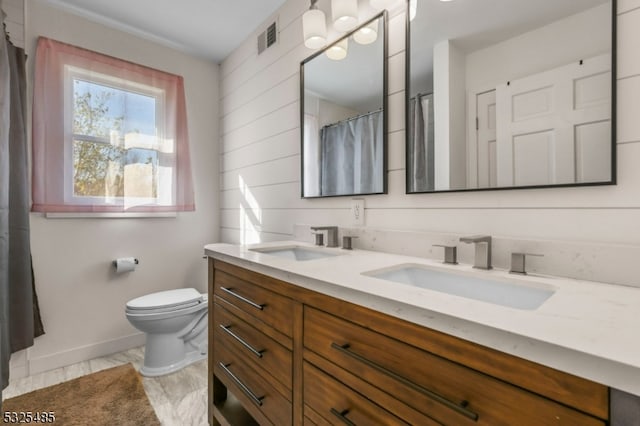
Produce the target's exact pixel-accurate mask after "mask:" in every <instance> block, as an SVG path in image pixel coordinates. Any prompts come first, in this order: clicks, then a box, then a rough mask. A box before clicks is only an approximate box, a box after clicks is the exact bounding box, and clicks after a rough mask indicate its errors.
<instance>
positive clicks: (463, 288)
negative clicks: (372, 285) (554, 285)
mask: <svg viewBox="0 0 640 426" xmlns="http://www.w3.org/2000/svg"><path fill="white" fill-rule="evenodd" d="M479 273H481V272H479ZM363 275H367V276H370V277H374V278H378V279H382V280H387V281H393V282H396V283H401V284H408V285H412V286H415V287H420V288H424V289H428V290H434V291H439V292H442V293H448V294H452V295H455V296H461V297H466V298H468V299H474V300H479V301H482V302H488V303H493V304H496V305H502V306H508V307H510V308H516V309H523V310H534V309H537V308H539V307H540V305H542V304H543V303H544V302H545V301H546V300H547V299H548V298H549V297H551V296H552V295H553V294H554V293H555V291H554V290H553V289H551V288H550V287H549V286H545V285H544V284H538V283H535V284H532V283H529V282H525V281H517V280H515V279H514V280H507V279H505V280H497V279H493V278H478V277H475V276H470V275H465V274H457V273H452V272H444V271H439V270H434V269H430V268H427V267H424V266H422V265H413V264H407V265H398V266H395V267H391V268H386V269H379V270H375V271H369V272H364V273H363Z"/></svg>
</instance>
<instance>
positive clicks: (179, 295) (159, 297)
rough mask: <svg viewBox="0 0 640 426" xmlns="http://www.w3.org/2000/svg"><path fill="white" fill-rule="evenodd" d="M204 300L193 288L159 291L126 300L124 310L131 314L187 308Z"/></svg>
mask: <svg viewBox="0 0 640 426" xmlns="http://www.w3.org/2000/svg"><path fill="white" fill-rule="evenodd" d="M203 302H206V298H205V297H203V295H202V294H201V293H200V292H199V291H197V290H196V289H194V288H181V289H177V290H168V291H160V292H157V293H151V294H147V295H145V296H141V297H138V298H136V299H133V300H130V301H129V302H127V305H126V311H127V312H128V313H132V314H155V313H161V312H173V311H178V310H182V309H187V308H190V307H193V306H197V305H199V304H202V303H203Z"/></svg>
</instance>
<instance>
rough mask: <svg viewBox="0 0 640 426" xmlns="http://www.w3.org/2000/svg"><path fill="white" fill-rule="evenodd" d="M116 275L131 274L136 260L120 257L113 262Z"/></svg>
mask: <svg viewBox="0 0 640 426" xmlns="http://www.w3.org/2000/svg"><path fill="white" fill-rule="evenodd" d="M113 264H114V265H115V267H116V272H117V273H122V272H131V271H134V270H135V269H136V265H137V264H138V259H136V258H135V257H121V258H119V259H116V260H114V261H113Z"/></svg>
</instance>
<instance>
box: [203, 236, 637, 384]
mask: <svg viewBox="0 0 640 426" xmlns="http://www.w3.org/2000/svg"><path fill="white" fill-rule="evenodd" d="M283 246H308V247H312V246H311V245H310V244H307V243H302V242H298V241H280V242H276V243H264V244H255V245H250V246H238V245H231V244H210V245H207V246H205V253H206V254H207V255H208V256H211V257H214V258H216V259H220V260H223V261H226V262H229V263H233V264H236V265H238V266H242V267H245V268H247V269H250V270H253V271H255V272H259V273H263V274H265V275H269V276H272V277H274V278H278V279H281V280H283V281H288V282H291V283H293V284H296V285H299V286H301V287H304V288H307V289H311V290H315V291H317V292H320V293H324V294H327V295H329V296H333V297H336V298H339V299H342V300H346V301H349V302H352V303H356V304H358V305H361V306H365V307H368V308H371V309H375V310H378V311H381V312H384V313H386V314H389V315H392V316H394V317H397V318H401V319H404V320H407V321H410V322H413V323H416V324H420V325H423V326H426V327H429V328H432V329H435V330H439V331H442V332H444V333H447V334H450V335H453V336H456V337H459V338H462V339H465V340H469V341H472V342H475V343H478V344H481V345H484V346H487V347H491V348H493V349H497V350H500V351H503V352H506V353H509V354H512V355H515V356H519V357H522V358H525V359H528V360H531V361H534V362H537V363H540V364H543V365H546V366H549V367H552V368H556V369H558V370H561V371H565V372H568V373H571V374H575V375H577V376H580V377H584V378H587V379H590V380H593V381H595V382H599V383H602V384H605V385H607V386H611V387H613V388H616V389H620V390H623V391H626V392H629V393H632V394H635V395H640V288H634V287H625V286H619V285H613V284H604V283H597V282H590V281H580V280H572V279H567V278H556V277H548V276H539V275H535V276H534V275H527V276H514V275H512V274H509V273H508V272H507V271H504V270H497V269H494V270H490V271H481V270H476V269H473V268H472V267H471V265H463V264H459V265H445V264H442V263H440V262H435V261H433V260H429V259H422V258H417V257H411V256H401V255H395V254H388V253H380V252H374V251H366V250H357V249H356V250H353V251H347V250H342V249H340V248H335V249H334V248H326V247H323V248H319V250H323V251H328V252H335V253H336V254H340V256H335V257H328V258H322V259H315V260H308V261H296V260H290V259H286V258H282V257H278V256H274V255H270V254H266V253H260V252H256V251H252V250H251V249H255V248H267V247H283ZM399 264H418V265H424V266H426V267H428V268H433V269H437V270H441V271H450V272H455V273H460V274H463V275H472V276H475V277H478V278H489V279H495V280H500V281H504V280H505V279H507V280H511V281H519V282H521V283H523V284H524V285H531V286H534V287H535V286H542V287H545V288H548V287H551V288H553V289H555V294H554V295H553V296H551V297H550V298H549V299H548V300H547V301H546V302H544V303H543V304H542V305H541V306H540V307H539V308H537V309H536V310H521V309H515V308H509V307H505V306H500V305H495V304H491V303H487V302H481V301H476V300H473V299H467V298H463V297H459V296H453V295H450V294H447V293H442V292H438V291H432V290H427V289H423V288H419V287H414V286H411V285H406V284H399V283H394V282H390V281H385V280H381V279H377V278H373V277H370V276H366V275H362V273H363V272H368V271H372V270H378V269H382V268H387V267H393V266H396V265H399Z"/></svg>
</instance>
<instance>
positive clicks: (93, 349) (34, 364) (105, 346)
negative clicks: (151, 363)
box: [11, 333, 144, 378]
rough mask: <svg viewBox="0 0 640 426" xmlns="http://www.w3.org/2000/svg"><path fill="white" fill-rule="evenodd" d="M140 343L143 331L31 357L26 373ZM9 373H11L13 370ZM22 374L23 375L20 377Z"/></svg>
mask: <svg viewBox="0 0 640 426" xmlns="http://www.w3.org/2000/svg"><path fill="white" fill-rule="evenodd" d="M36 344H37V343H36ZM142 345H144V333H135V334H131V335H129V336H125V337H121V338H118V339H113V340H106V341H104V342H99V343H93V344H91V345H86V346H80V347H77V348H73V349H69V350H67V351H62V352H57V353H54V354H49V355H44V356H39V357H33V358H30V359H28V360H27V365H26V370H27V371H26V373H27V374H26V375H33V374H38V373H42V372H43V371H49V370H54V369H56V368H60V367H66V366H67V365H71V364H75V363H77V362H82V361H88V360H90V359H93V358H99V357H101V356H106V355H111V354H113V353H116V352H122V351H126V350H128V349H131V348H135V347H137V346H142ZM19 373H20V371H16V376H13V375H12V376H11V377H12V378H18V376H19ZM11 374H13V371H12V372H11ZM24 376H25V375H23V376H22V377H24Z"/></svg>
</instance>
